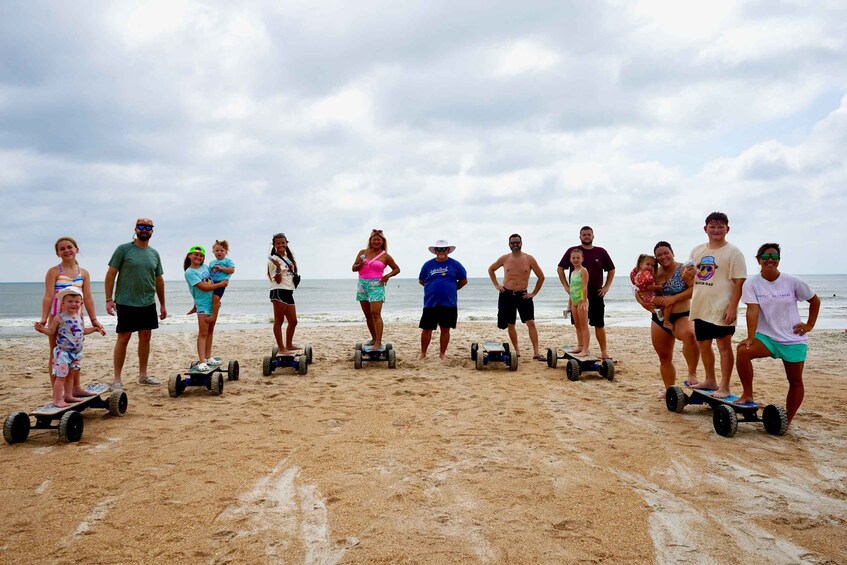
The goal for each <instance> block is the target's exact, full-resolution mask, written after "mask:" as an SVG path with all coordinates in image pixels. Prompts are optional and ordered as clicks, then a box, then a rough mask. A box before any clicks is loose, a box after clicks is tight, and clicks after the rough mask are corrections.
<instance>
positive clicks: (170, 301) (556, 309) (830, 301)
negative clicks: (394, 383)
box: [0, 275, 847, 337]
mask: <svg viewBox="0 0 847 565" xmlns="http://www.w3.org/2000/svg"><path fill="white" fill-rule="evenodd" d="M801 278H802V279H803V280H805V281H806V282H807V283H808V284H809V285H810V286H811V287H812V290H814V291H815V292H816V293H817V295H818V296H819V297H820V298H821V302H822V305H821V313H820V316H819V317H818V322H817V326H816V327H817V328H820V329H844V328H847V275H802V276H801ZM533 285H534V280H533V281H531V283H530V288H532V286H533ZM92 290H93V292H94V298H95V304H96V307H97V311H98V318H99V319H100V321H101V322H102V323H103V325H104V326H106V328H107V330H112V331H113V330H114V325H115V321H116V320H115V318H114V317H112V316H108V315H106V314H105V304H104V302H105V294H104V290H103V283H102V282H93V283H92ZM165 292H166V297H167V307H168V313H169V316H168V319H167V320H165V321H164V322H161V328H162V329H163V330H165V331H167V330H168V329H174V330H184V329H193V328H194V327H196V324H197V322H196V317H195V316H188V315H187V314H186V313H187V312H188V310H190V309H191V306H192V302H191V295H190V294H189V292H188V287H187V286H186V284H185V281H183V280H179V281H167V282H166V283H165ZM386 292H387V300H386V303H385V307H384V309H383V319H384V320H385V322H386V323H389V324H390V323H392V322H414V323H417V322H418V320H419V319H420V314H421V308H422V303H423V287H422V286H420V285H419V284H418V281H417V280H414V279H397V278H395V279H391V281H389V285H388V288H387V290H386ZM43 293H44V283H43V282H39V283H0V336H3V337H12V336H26V335H33V334H34V333H35V330H34V329H33V328H32V324H33V322H35V321H37V320H38V319H39V317H40V314H41V297H42V296H43ZM294 298H295V300H296V302H297V317H298V319H299V321H300V324H302V325H306V326H309V325H343V324H351V325H352V324H364V315H363V314H362V311H361V308H360V306H359V303H358V302H357V301H356V279H354V278H351V279H323V280H321V279H317V280H310V279H304V280H303V282H302V283H301V285H300V288H298V289H297V290H296V291H295V293H294ZM566 306H567V296H566V295H565V292H564V289H563V288H562V287H561V285H560V284H559V281H558V279H557V278H556V277H555V275H554V276H553V277H548V278H547V280H546V281H545V284H544V287H543V288H542V290H541V292H540V293H539V295H538V296H537V297H536V298H535V319H536V321H537V323H539V324H564V323H565V319H564V317H563V313H562V311H563V309H564V308H565V307H566ZM807 306H808V305H807V304H806V303H802V304H801V308H800V310H801V313H802V315H803V316H804V317H805V315H806V314H807V312H808V308H807ZM740 317H742V318H743V307H742V312H741V315H740ZM804 319H805V318H804ZM496 320H497V291H496V290H495V289H494V287H493V285H492V284H491V281H489V280H488V279H487V278H475V279H470V280H469V281H468V285H467V286H465V288H463V289H462V290H460V291H459V321H460V323H461V322H462V321H482V322H491V323H492V325H493V324H495V323H496ZM272 321H273V311H272V308H271V305H270V303H269V302H268V286H267V281H264V280H240V279H238V278H234V279H232V281H231V284H230V286H229V287H228V288H227V290H226V294H225V295H224V298H223V305H222V307H221V316H220V320H219V322H218V323H219V326H218V329H219V330H222V329H227V328H232V329H236V328H237V329H244V328H254V327H257V326H261V325H266V324H270V323H271V322H272ZM649 323H650V319H649V316H648V314H647V312H646V311H645V310H644V309H643V308H641V307H640V306H639V305H638V304H637V303H636V302H635V299H634V298H633V297H632V289H631V285H630V284H629V281H628V280H626V279H625V278H622V277H620V276H619V277H618V278H616V279H615V283H614V284H613V285H612V290H611V291H610V292H609V294H608V295H606V324H607V325H609V326H629V327H646V326H648V325H649ZM741 324H742V325H743V322H742V323H741Z"/></svg>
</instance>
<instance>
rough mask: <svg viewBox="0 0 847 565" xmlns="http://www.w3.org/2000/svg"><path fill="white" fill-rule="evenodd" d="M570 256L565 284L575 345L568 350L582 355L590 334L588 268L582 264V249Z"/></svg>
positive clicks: (587, 347)
mask: <svg viewBox="0 0 847 565" xmlns="http://www.w3.org/2000/svg"><path fill="white" fill-rule="evenodd" d="M570 256H571V267H572V269H571V274H570V278H569V280H568V282H567V284H566V286H565V292H567V293H568V310H570V313H571V318H572V319H573V326H574V329H576V343H577V345H576V347H574V348H573V349H571V350H570V352H571V353H572V354H574V355H578V356H580V357H583V356H585V355H588V354H589V343H590V342H591V334H590V333H589V332H588V297H587V296H586V288H587V287H588V283H589V280H590V279H589V275H588V269H586V268H585V267H583V266H582V261H583V259H584V256H583V254H582V249H579V248H577V249H574V250H572V251H571V253H570Z"/></svg>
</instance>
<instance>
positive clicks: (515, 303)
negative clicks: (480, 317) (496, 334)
mask: <svg viewBox="0 0 847 565" xmlns="http://www.w3.org/2000/svg"><path fill="white" fill-rule="evenodd" d="M524 294H526V290H509V289H504V290H503V292H501V293H500V298H498V299H497V327H498V328H500V329H501V330H505V329H506V328H508V327H509V326H510V325H514V323H515V322H516V321H517V314H520V315H521V322H523V323H524V324H525V323H527V322H530V321H532V320H534V319H535V304H533V302H532V298H524V297H523V295H524ZM516 312H517V313H516Z"/></svg>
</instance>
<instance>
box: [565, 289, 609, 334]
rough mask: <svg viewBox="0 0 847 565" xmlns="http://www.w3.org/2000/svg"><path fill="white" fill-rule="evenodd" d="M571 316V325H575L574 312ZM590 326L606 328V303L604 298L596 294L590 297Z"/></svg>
mask: <svg viewBox="0 0 847 565" xmlns="http://www.w3.org/2000/svg"><path fill="white" fill-rule="evenodd" d="M570 314H571V324H573V312H571V313H570ZM588 325H589V326H593V327H595V328H604V327H606V302H605V301H604V300H603V297H602V296H597V295H596V294H595V295H594V297H593V298H592V296H591V295H590V294H589V295H588Z"/></svg>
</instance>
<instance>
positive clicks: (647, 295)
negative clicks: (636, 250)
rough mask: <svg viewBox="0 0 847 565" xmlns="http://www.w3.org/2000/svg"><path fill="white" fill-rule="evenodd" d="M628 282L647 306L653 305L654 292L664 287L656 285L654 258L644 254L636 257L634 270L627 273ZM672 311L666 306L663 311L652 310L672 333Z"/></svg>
mask: <svg viewBox="0 0 847 565" xmlns="http://www.w3.org/2000/svg"><path fill="white" fill-rule="evenodd" d="M629 280H630V281H632V284H633V286H635V292H636V294H638V296H640V297H641V299H642V300H644V302H647V303H648V304H653V299H654V298H656V291H661V290H662V289H663V288H664V286H662V285H660V284H656V258H655V257H653V256H652V255H647V254H646V253H642V254H641V255H639V256H638V262H637V263H636V265H635V268H634V269H633V270H632V272H631V273H629ZM672 309H673V308H672V307H670V306H666V307H665V308H664V309H662V308H653V312H654V313H655V314H656V317H657V318H659V321H660V322H662V325H663V326H664V327H666V328H667V329H669V330H671V331H673V324H671V322H670V314H671V310H672Z"/></svg>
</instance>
